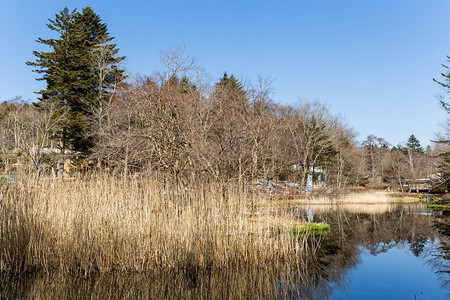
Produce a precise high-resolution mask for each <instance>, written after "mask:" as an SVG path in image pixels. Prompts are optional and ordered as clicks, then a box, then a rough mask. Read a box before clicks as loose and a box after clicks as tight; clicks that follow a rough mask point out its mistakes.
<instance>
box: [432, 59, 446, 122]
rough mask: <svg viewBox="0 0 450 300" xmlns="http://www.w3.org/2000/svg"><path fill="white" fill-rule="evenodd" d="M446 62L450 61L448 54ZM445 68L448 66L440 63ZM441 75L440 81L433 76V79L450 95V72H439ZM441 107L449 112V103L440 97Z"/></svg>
mask: <svg viewBox="0 0 450 300" xmlns="http://www.w3.org/2000/svg"><path fill="white" fill-rule="evenodd" d="M447 62H450V56H447ZM442 66H443V67H444V68H445V69H449V67H448V66H446V65H442ZM441 76H442V77H443V80H442V81H439V80H436V79H434V78H433V81H434V82H436V83H438V84H439V85H440V86H442V87H443V88H444V89H445V92H446V93H447V94H448V95H450V73H449V72H447V73H441ZM440 102H441V104H442V107H443V108H444V109H445V110H446V111H447V113H450V103H449V102H447V101H445V100H443V99H441V100H440Z"/></svg>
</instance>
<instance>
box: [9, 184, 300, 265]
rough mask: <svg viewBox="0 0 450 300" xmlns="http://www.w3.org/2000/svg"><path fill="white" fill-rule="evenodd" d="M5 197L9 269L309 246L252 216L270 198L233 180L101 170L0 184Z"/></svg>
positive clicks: (264, 254)
mask: <svg viewBox="0 0 450 300" xmlns="http://www.w3.org/2000/svg"><path fill="white" fill-rule="evenodd" d="M0 201H1V203H0V229H1V231H0V234H1V236H0V270H1V271H3V272H12V273H18V272H25V271H37V270H45V271H53V270H56V271H62V272H69V273H74V274H80V273H84V274H89V273H92V272H96V273H97V272H98V273H107V272H111V271H118V270H119V271H150V270H156V269H161V268H169V269H171V268H174V269H185V270H198V269H214V268H217V269H220V268H225V267H228V266H230V265H239V264H263V263H265V262H267V263H269V262H274V261H280V260H299V259H302V258H301V255H300V254H302V253H305V252H306V250H307V249H305V248H306V247H308V243H306V242H305V241H306V237H302V238H294V237H293V236H292V235H290V234H289V231H288V230H286V226H288V225H289V224H293V223H295V222H296V221H295V220H293V219H288V217H287V216H286V217H279V216H271V217H269V216H268V215H266V214H264V215H258V216H255V214H254V212H252V211H251V207H258V206H259V207H262V206H264V205H263V202H264V201H265V200H264V199H263V198H262V197H257V196H251V195H250V194H249V193H246V192H242V189H240V188H238V187H237V186H228V187H224V186H222V185H219V184H216V183H197V184H195V185H194V186H191V187H189V188H188V189H185V188H184V187H183V186H181V185H172V186H170V185H168V184H163V183H161V182H159V181H156V180H145V181H136V180H132V181H125V180H118V179H113V178H110V177H108V176H104V177H99V178H95V179H90V180H83V181H81V180H77V181H70V182H65V181H43V180H41V181H30V182H29V183H28V184H26V185H22V186H12V185H0ZM250 204H251V205H250ZM268 220H270V221H268Z"/></svg>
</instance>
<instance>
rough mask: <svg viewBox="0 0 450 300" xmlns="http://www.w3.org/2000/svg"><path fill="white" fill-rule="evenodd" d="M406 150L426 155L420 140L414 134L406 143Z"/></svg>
mask: <svg viewBox="0 0 450 300" xmlns="http://www.w3.org/2000/svg"><path fill="white" fill-rule="evenodd" d="M406 148H407V149H410V150H412V151H414V152H418V153H424V150H423V147H422V146H421V145H420V142H419V140H418V139H417V138H416V137H415V136H414V134H412V135H411V136H410V137H409V139H408V141H407V142H406Z"/></svg>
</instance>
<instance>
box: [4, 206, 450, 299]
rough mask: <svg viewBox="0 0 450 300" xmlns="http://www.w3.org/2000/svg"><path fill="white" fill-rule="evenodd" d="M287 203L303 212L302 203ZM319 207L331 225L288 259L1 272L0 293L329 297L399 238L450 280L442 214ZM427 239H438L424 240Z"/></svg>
mask: <svg viewBox="0 0 450 300" xmlns="http://www.w3.org/2000/svg"><path fill="white" fill-rule="evenodd" d="M284 209H285V208H284ZM285 210H286V213H293V214H297V215H298V216H299V217H301V218H302V217H303V216H302V214H303V211H306V208H299V207H291V208H288V209H285ZM319 210H321V211H314V210H313V214H314V218H315V220H316V221H325V222H327V223H330V224H331V231H330V233H329V234H327V235H321V236H320V235H319V236H310V237H309V240H308V248H307V250H306V251H307V252H308V255H306V256H302V257H297V258H296V259H293V260H290V261H279V262H277V263H274V264H271V265H268V264H265V263H263V262H261V264H260V265H259V266H240V267H239V268H237V267H236V268H233V269H226V270H223V271H220V272H210V271H207V270H206V271H194V270H160V271H158V272H157V273H148V274H123V273H120V274H112V275H104V276H93V277H89V278H80V277H72V276H67V275H62V274H34V275H32V276H31V275H30V276H26V275H22V276H17V277H9V276H7V275H2V277H1V280H0V298H7V299H9V298H30V297H33V298H37V299H56V298H58V299H59V298H70V299H80V298H83V299H84V298H108V299H136V298H150V299H172V298H208V299H224V298H227V299H230V298H232V299H235V298H236V299H238V298H239V299H241V298H266V299H271V298H298V297H299V298H315V299H317V298H319V299H320V298H328V297H330V296H331V295H332V294H333V289H335V288H342V289H345V288H346V286H347V280H348V274H349V272H350V271H351V270H354V269H355V268H356V267H357V265H358V263H359V262H360V255H361V251H362V249H368V251H370V253H371V254H372V255H378V254H380V253H383V252H386V251H387V250H389V249H391V248H392V247H395V246H398V245H403V246H404V245H407V246H408V247H409V249H410V251H411V252H412V253H413V254H414V255H415V256H417V257H419V258H421V259H424V261H425V262H426V263H427V264H428V265H429V266H431V267H432V269H433V270H434V271H435V272H436V274H438V276H439V279H440V281H441V284H442V287H443V288H445V289H448V288H449V282H450V281H449V277H448V275H449V270H450V269H449V265H448V259H449V257H450V255H449V253H450V252H449V236H450V232H449V230H448V228H449V227H448V226H447V224H449V222H448V221H449V220H448V219H447V218H448V217H447V216H442V215H434V216H431V215H429V214H424V210H423V206H421V205H393V206H390V207H389V208H388V209H386V210H385V211H386V212H380V211H376V212H374V211H367V210H366V211H364V209H361V210H360V211H359V212H358V211H357V210H355V208H352V210H349V209H348V208H345V207H344V206H341V207H338V206H336V207H332V208H328V209H324V207H323V206H322V207H321V208H320V209H319ZM369 210H370V209H369ZM309 211H310V212H311V210H309ZM436 228H437V229H436ZM431 244H436V247H428V246H429V245H431Z"/></svg>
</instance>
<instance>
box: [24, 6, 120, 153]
mask: <svg viewBox="0 0 450 300" xmlns="http://www.w3.org/2000/svg"><path fill="white" fill-rule="evenodd" d="M49 22H50V23H48V24H47V27H48V28H49V29H50V30H52V31H55V32H56V33H57V34H59V38H58V39H42V38H38V40H37V42H38V43H40V44H43V45H47V46H49V47H50V48H52V51H49V52H44V51H34V52H33V54H34V55H35V56H36V57H37V59H36V61H34V62H27V64H28V65H30V66H34V67H36V69H35V70H33V71H35V72H37V73H39V74H43V76H42V77H41V78H38V80H44V81H45V82H46V84H47V86H46V88H45V89H43V90H41V91H39V92H37V94H40V95H41V97H39V98H38V99H39V102H38V103H36V105H37V106H38V107H40V106H41V105H40V104H41V103H42V102H46V101H51V102H54V103H58V104H61V107H64V108H65V109H67V110H68V113H67V114H66V116H67V117H66V120H65V123H64V125H63V127H62V128H61V131H60V135H59V138H60V139H61V147H62V148H63V149H64V148H66V147H70V148H72V149H74V150H80V151H86V150H87V149H88V148H89V147H90V146H91V140H90V139H89V138H87V136H88V132H89V131H90V129H91V127H92V121H93V119H95V118H96V117H97V116H96V112H97V111H98V110H99V108H101V107H102V102H103V101H104V96H105V95H106V94H107V93H108V91H109V89H111V87H113V85H114V84H115V83H116V82H118V81H120V80H122V79H123V70H121V69H119V68H118V67H117V65H118V64H119V63H120V62H121V61H122V60H123V59H124V57H118V56H117V52H118V49H116V48H115V47H116V45H115V44H109V42H110V41H111V40H112V38H111V37H110V36H109V33H108V31H107V26H106V24H104V23H102V22H101V19H100V17H99V16H98V15H97V14H95V13H94V12H93V11H92V9H91V8H90V7H86V8H84V9H83V12H82V13H79V12H77V11H76V10H73V11H69V9H68V8H67V7H66V8H64V9H63V10H62V11H61V12H60V13H59V14H56V16H55V19H54V20H49ZM102 48H103V50H105V51H103V52H101V53H100V54H99V52H100V51H98V50H99V49H102Z"/></svg>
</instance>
